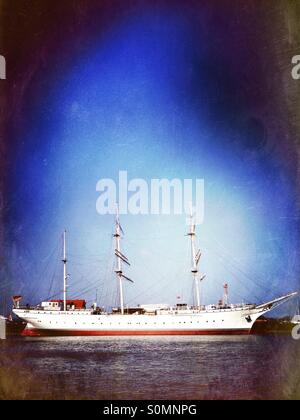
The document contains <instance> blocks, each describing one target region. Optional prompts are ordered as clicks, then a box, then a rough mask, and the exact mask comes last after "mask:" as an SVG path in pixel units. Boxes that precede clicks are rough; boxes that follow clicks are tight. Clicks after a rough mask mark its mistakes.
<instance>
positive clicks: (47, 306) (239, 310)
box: [13, 212, 297, 336]
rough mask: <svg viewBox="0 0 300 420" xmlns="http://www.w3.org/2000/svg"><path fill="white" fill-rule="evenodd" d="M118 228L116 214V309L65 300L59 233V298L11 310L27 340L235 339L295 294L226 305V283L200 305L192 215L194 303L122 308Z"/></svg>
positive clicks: (17, 302) (16, 305)
mask: <svg viewBox="0 0 300 420" xmlns="http://www.w3.org/2000/svg"><path fill="white" fill-rule="evenodd" d="M122 235H123V230H122V227H121V225H120V220H119V215H118V212H117V215H116V222H115V231H114V235H113V236H114V239H115V258H116V268H115V274H116V277H117V280H118V285H119V294H120V307H119V308H117V309H115V310H113V311H112V312H107V311H104V310H102V309H100V308H98V307H97V305H96V304H95V305H93V306H92V307H91V308H90V309H86V303H85V300H79V299H77V300H72V299H67V279H68V274H67V262H68V261H67V251H66V231H65V232H64V235H63V260H62V262H63V266H64V274H63V286H64V287H63V299H60V300H51V301H45V302H42V303H41V304H40V305H38V306H36V307H29V306H26V307H24V306H21V305H20V300H21V296H16V297H15V299H14V308H13V312H14V314H15V315H17V316H18V317H19V318H21V319H22V320H24V321H25V322H27V325H26V328H25V329H24V330H23V335H26V336H48V335H56V336H58V335H63V336H81V335H83V336H127V335H227V334H231V335H238V334H249V333H250V331H251V329H252V326H253V324H254V323H255V321H256V320H257V319H258V318H259V317H260V316H262V315H264V314H265V313H266V312H269V311H270V310H272V309H273V308H275V307H277V306H278V305H281V304H282V303H283V302H285V301H287V300H288V299H290V298H292V297H293V296H295V295H297V293H296V292H294V293H290V294H287V295H285V296H281V297H279V298H277V299H274V300H272V301H270V302H266V303H263V304H230V303H229V301H228V284H225V285H224V297H223V299H222V300H221V301H219V302H218V304H213V305H206V306H204V305H202V304H201V300H200V286H201V283H202V281H203V280H204V277H205V276H204V275H201V274H200V272H199V268H198V267H199V262H200V258H201V252H200V250H197V246H196V225H195V220H194V216H193V215H192V214H191V222H190V229H189V232H188V237H189V238H190V243H191V260H192V267H191V275H192V277H193V282H194V285H195V294H196V305H193V306H191V305H188V304H183V303H177V304H176V305H174V306H169V305H160V304H157V305H153V304H151V305H150V304H148V305H140V306H138V307H135V308H128V307H126V308H124V297H123V285H124V281H128V282H133V281H132V280H131V279H130V278H129V277H127V276H126V275H125V274H124V272H123V265H124V264H126V265H130V264H129V261H128V259H127V257H126V256H125V255H124V254H123V253H122V250H121V238H122Z"/></svg>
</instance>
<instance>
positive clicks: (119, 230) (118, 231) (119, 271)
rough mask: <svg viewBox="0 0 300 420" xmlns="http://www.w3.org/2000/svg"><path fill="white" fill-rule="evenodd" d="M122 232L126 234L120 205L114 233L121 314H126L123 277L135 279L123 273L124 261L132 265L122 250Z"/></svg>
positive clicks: (128, 279) (117, 209)
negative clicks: (122, 223) (121, 221)
mask: <svg viewBox="0 0 300 420" xmlns="http://www.w3.org/2000/svg"><path fill="white" fill-rule="evenodd" d="M121 233H123V234H124V232H123V229H122V227H121V225H120V220H119V207H118V206H117V208H116V227H115V233H114V235H113V236H114V238H115V245H116V248H115V256H116V269H115V273H116V275H117V279H118V282H119V288H120V307H121V314H122V315H124V296H123V279H125V280H127V281H130V282H131V283H133V280H131V279H130V278H128V277H126V276H125V275H124V274H123V270H122V262H124V263H125V264H127V265H130V263H129V261H128V259H127V257H125V255H124V254H122V252H121Z"/></svg>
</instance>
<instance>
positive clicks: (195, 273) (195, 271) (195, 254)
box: [187, 205, 205, 309]
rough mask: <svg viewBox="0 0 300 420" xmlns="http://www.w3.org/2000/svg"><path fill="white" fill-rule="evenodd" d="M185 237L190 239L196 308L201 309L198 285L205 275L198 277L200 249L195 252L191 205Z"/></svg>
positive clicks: (193, 219) (194, 230) (194, 232)
mask: <svg viewBox="0 0 300 420" xmlns="http://www.w3.org/2000/svg"><path fill="white" fill-rule="evenodd" d="M187 236H189V237H190V238H191V257H192V268H191V273H192V275H193V279H194V284H195V290H196V300H197V308H198V309H200V308H201V300H200V285H201V282H202V280H204V278H205V275H202V276H200V277H199V270H198V264H199V261H200V258H201V251H200V249H198V251H196V224H195V217H194V212H193V207H192V205H190V230H189V232H188V234H187Z"/></svg>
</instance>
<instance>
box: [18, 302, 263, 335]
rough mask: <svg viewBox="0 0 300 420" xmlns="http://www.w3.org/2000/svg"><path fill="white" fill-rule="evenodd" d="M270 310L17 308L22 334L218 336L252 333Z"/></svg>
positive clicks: (261, 308)
mask: <svg viewBox="0 0 300 420" xmlns="http://www.w3.org/2000/svg"><path fill="white" fill-rule="evenodd" d="M269 310H270V308H269V307H259V308H258V307H256V308H253V309H242V308H239V309H223V310H212V311H186V312H185V311H183V312H184V313H182V314H181V313H175V312H174V313H165V314H158V315H147V314H143V315H121V314H103V315H94V314H92V312H91V311H87V310H83V311H67V312H63V311H57V312H55V311H52V312H50V311H41V310H25V309H14V313H15V314H16V315H17V316H18V317H20V318H21V319H23V320H25V321H26V322H27V326H26V328H25V330H24V332H23V335H27V336H45V335H71V336H80V335H85V336H88V335H91V336H93V335H94V336H109V335H111V336H118V335H119V336H122V335H123V336H126V335H206V334H207V335H218V334H220V335H221V334H224V335H226V334H231V335H233V334H249V333H250V331H251V328H252V326H253V324H254V322H255V321H256V320H257V318H259V317H260V316H261V315H263V314H264V313H266V312H267V311H269Z"/></svg>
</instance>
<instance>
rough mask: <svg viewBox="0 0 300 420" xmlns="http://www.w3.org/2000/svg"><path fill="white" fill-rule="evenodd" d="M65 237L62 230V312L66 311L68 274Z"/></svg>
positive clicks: (65, 233)
mask: <svg viewBox="0 0 300 420" xmlns="http://www.w3.org/2000/svg"><path fill="white" fill-rule="evenodd" d="M66 235H67V231H66V230H64V234H63V260H62V262H63V264H64V289H63V291H64V299H63V300H64V311H66V309H67V287H68V285H67V278H68V274H67V262H68V260H67V239H66Z"/></svg>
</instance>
